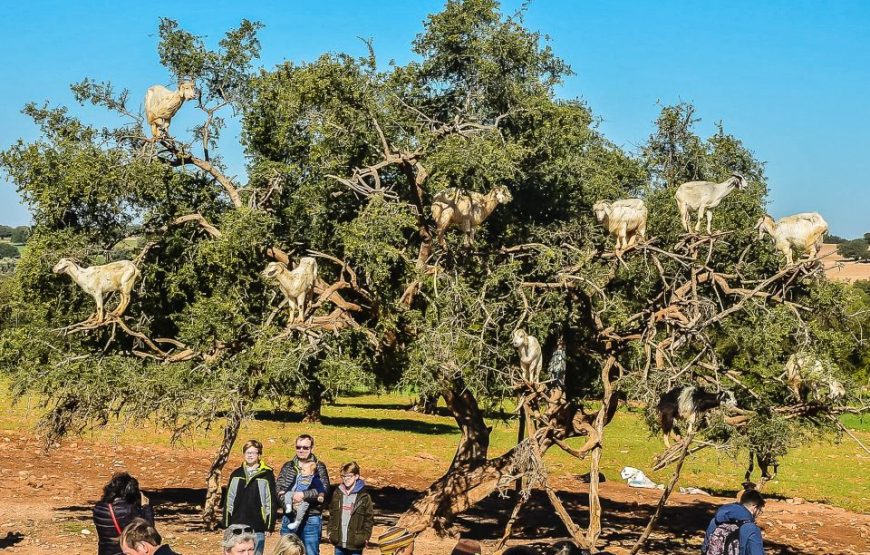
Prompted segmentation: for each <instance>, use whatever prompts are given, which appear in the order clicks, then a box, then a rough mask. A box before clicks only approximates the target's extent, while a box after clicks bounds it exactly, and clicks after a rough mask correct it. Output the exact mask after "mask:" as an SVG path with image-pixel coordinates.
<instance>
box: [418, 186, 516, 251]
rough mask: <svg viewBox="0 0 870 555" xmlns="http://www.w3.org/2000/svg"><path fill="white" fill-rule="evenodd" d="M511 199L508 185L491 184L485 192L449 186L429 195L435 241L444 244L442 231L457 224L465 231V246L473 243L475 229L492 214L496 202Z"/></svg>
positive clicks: (500, 202)
mask: <svg viewBox="0 0 870 555" xmlns="http://www.w3.org/2000/svg"><path fill="white" fill-rule="evenodd" d="M511 200H513V196H511V193H510V191H508V189H507V187H505V186H499V187H494V188H493V189H491V190H490V191H489V192H488V193H486V194H485V195H483V194H480V193H474V192H471V193H469V192H466V191H462V190H460V189H455V188H452V187H451V188H449V189H445V190H443V191H441V192H440V193H438V194H437V195H435V198H434V199H432V218H434V219H435V229H436V232H437V239H438V243H439V244H440V245H441V246H442V247H446V246H447V245H446V243H445V241H444V233H445V232H446V231H447V228H449V227H450V226H451V225H456V226H458V227H459V228H461V229H462V231H463V233H465V246H467V247H470V246H472V245H473V244H474V229H475V228H476V227H478V226H480V224H481V223H483V221H484V220H485V219H487V218H488V217H489V215H490V214H492V211H493V210H495V208H496V206H498V205H499V204H507V203H509V202H510V201H511Z"/></svg>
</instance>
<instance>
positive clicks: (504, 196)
mask: <svg viewBox="0 0 870 555" xmlns="http://www.w3.org/2000/svg"><path fill="white" fill-rule="evenodd" d="M495 200H497V201H498V202H499V204H507V203H509V202H510V201H512V200H514V197H513V195H512V194H511V192H510V191H509V190H508V188H507V187H505V186H504V185H500V186H498V187H496V188H495Z"/></svg>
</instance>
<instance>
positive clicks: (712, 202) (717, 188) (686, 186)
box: [674, 173, 746, 233]
mask: <svg viewBox="0 0 870 555" xmlns="http://www.w3.org/2000/svg"><path fill="white" fill-rule="evenodd" d="M735 187H736V188H737V189H745V188H746V179H744V178H743V176H742V175H740V174H739V173H734V174H731V177H729V178H728V179H726V180H725V181H723V182H722V183H714V182H712V181H689V182H688V183H683V184H682V185H680V186H679V187H678V188H677V192H676V193H675V194H674V197H675V198H676V199H677V208H679V209H680V217H681V218H682V220H683V229H684V230H686V231H687V232H688V231H691V226H692V217H691V215H690V213H689V212H690V211H693V210H697V211H698V223H697V224H696V225H695V231H696V232H697V231H700V230H701V220H703V219H704V214H705V213H706V214H707V233H712V231H711V230H710V227H711V223H712V221H713V213H712V212H711V211H710V209H711V208H716V207H717V206H719V203H720V202H722V199H723V198H725V196H726V195H728V193H730V192H731V190H732V189H734V188H735Z"/></svg>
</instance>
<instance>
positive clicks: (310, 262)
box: [296, 256, 317, 274]
mask: <svg viewBox="0 0 870 555" xmlns="http://www.w3.org/2000/svg"><path fill="white" fill-rule="evenodd" d="M299 268H305V270H304V271H305V272H306V273H308V272H310V273H312V274H316V273H317V260H316V259H315V258H314V257H311V256H303V257H302V258H300V259H299V265H298V266H296V269H297V270H298V269H299Z"/></svg>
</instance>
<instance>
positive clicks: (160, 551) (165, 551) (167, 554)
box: [154, 545, 180, 555]
mask: <svg viewBox="0 0 870 555" xmlns="http://www.w3.org/2000/svg"><path fill="white" fill-rule="evenodd" d="M154 555H180V554H179V553H176V552H175V551H172V548H171V547H169V546H168V545H161V546H160V547H158V548H157V551H155V552H154Z"/></svg>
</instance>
